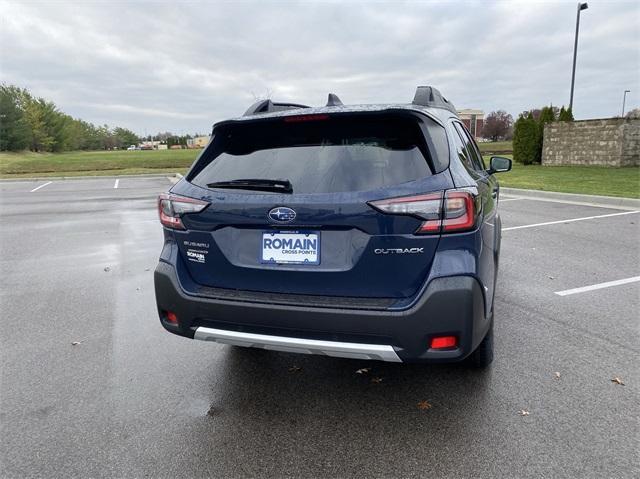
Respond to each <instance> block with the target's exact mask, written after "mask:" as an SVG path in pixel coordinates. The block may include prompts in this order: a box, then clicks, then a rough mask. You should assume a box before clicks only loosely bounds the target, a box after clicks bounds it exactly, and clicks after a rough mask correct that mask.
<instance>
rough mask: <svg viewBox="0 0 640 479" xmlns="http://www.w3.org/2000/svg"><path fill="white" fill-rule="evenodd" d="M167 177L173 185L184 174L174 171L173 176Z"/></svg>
mask: <svg viewBox="0 0 640 479" xmlns="http://www.w3.org/2000/svg"><path fill="white" fill-rule="evenodd" d="M167 178H169V181H170V182H171V183H173V184H174V185H175V184H176V183H177V182H178V181H180V180H181V179H182V178H184V176H182V175H181V174H180V173H175V174H174V175H173V176H168V177H167Z"/></svg>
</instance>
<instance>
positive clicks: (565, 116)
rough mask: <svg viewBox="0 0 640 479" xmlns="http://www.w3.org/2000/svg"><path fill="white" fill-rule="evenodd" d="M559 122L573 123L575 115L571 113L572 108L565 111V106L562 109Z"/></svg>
mask: <svg viewBox="0 0 640 479" xmlns="http://www.w3.org/2000/svg"><path fill="white" fill-rule="evenodd" d="M558 120H559V121H573V113H572V112H571V108H567V109H566V110H565V108H564V106H563V107H562V108H560V114H559V115H558Z"/></svg>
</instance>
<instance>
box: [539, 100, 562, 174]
mask: <svg viewBox="0 0 640 479" xmlns="http://www.w3.org/2000/svg"><path fill="white" fill-rule="evenodd" d="M557 110H558V108H557V107H554V106H553V105H550V106H545V107H543V108H542V110H541V111H540V117H539V118H538V155H537V158H538V162H541V161H542V145H543V142H544V125H546V124H547V123H553V122H554V121H556V119H557Z"/></svg>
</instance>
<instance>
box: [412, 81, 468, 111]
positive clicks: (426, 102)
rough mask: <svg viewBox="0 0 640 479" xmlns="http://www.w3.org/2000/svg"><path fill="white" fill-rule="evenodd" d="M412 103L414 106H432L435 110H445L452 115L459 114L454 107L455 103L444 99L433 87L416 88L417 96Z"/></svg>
mask: <svg viewBox="0 0 640 479" xmlns="http://www.w3.org/2000/svg"><path fill="white" fill-rule="evenodd" d="M411 103H413V104H414V105H420V106H430V107H433V108H444V109H445V110H449V111H450V112H452V113H455V114H457V113H458V112H457V111H456V109H455V107H454V106H453V103H451V102H450V101H449V100H447V99H446V98H445V97H443V96H442V94H441V93H440V92H439V91H438V90H437V89H436V88H434V87H432V86H419V87H418V88H416V94H415V96H414V97H413V101H412V102H411Z"/></svg>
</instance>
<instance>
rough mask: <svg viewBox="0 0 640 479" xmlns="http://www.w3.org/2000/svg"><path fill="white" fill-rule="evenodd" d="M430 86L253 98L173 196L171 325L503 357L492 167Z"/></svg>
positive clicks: (395, 356) (280, 345)
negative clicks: (323, 101) (312, 101)
mask: <svg viewBox="0 0 640 479" xmlns="http://www.w3.org/2000/svg"><path fill="white" fill-rule="evenodd" d="M510 168H511V161H510V160H508V159H505V158H499V157H494V158H492V159H491V164H490V166H489V168H487V167H486V166H485V164H484V162H483V159H482V156H481V155H480V152H479V150H478V147H477V145H476V144H475V142H474V140H473V138H472V137H471V135H470V134H469V132H468V131H467V130H466V129H465V127H464V126H463V124H462V122H461V121H460V120H459V118H458V116H457V114H456V110H455V109H454V107H453V105H452V104H451V103H450V102H448V101H447V100H446V99H445V98H443V97H442V96H441V94H440V92H438V90H436V89H435V88H432V87H419V88H418V89H417V91H416V94H415V98H414V99H413V102H412V103H410V104H392V105H359V106H345V105H343V104H342V103H341V102H340V100H339V99H338V97H337V96H335V95H333V94H330V95H329V99H328V102H327V105H326V106H324V107H321V108H311V107H308V106H304V105H298V104H288V103H274V102H272V101H270V100H265V101H261V102H258V103H256V104H255V105H253V106H251V108H250V109H249V110H248V111H247V112H246V113H245V114H244V116H242V117H240V118H236V119H233V120H228V121H222V122H220V123H217V124H216V125H215V126H214V127H213V136H212V138H211V141H210V143H209V144H208V146H207V147H206V148H205V149H204V150H203V152H202V153H201V155H200V156H199V157H198V159H197V160H196V161H195V163H194V164H193V166H192V167H191V169H190V170H189V173H188V174H187V175H186V176H185V177H184V178H183V179H182V180H180V181H179V182H178V183H176V184H175V185H174V186H173V188H171V190H170V192H169V193H167V194H163V195H161V196H160V198H159V201H158V208H159V214H160V221H161V223H162V225H163V226H164V247H163V249H162V253H161V255H160V262H159V264H158V267H157V268H156V271H155V290H156V300H157V305H158V312H159V314H160V321H161V323H162V325H163V326H164V327H165V328H166V329H167V330H168V331H170V332H172V333H175V334H178V335H181V336H186V337H188V338H194V339H201V340H207V341H216V342H219V343H225V344H232V345H236V346H251V347H257V348H265V349H274V350H278V351H288V352H298V353H313V354H323V355H326V356H339V357H347V358H359V359H378V360H383V361H396V362H399V361H407V362H410V361H422V362H451V361H460V360H463V359H465V358H466V359H467V361H468V362H469V363H470V364H471V365H474V366H478V367H483V366H486V365H488V364H489V363H490V362H491V361H492V359H493V298H494V295H495V285H496V277H497V272H498V257H499V251H500V234H501V233H500V229H501V222H500V217H499V215H498V211H497V204H498V198H499V190H498V183H497V181H496V179H495V178H494V175H493V174H494V173H496V172H499V171H508V170H509V169H510Z"/></svg>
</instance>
